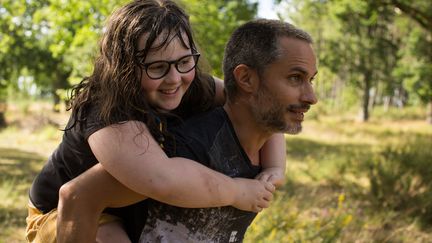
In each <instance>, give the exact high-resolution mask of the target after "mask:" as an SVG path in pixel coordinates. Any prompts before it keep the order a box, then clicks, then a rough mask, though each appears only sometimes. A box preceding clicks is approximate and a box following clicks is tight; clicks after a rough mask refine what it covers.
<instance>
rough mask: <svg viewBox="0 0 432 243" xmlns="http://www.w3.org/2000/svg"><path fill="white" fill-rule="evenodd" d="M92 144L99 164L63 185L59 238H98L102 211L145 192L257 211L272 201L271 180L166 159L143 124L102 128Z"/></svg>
mask: <svg viewBox="0 0 432 243" xmlns="http://www.w3.org/2000/svg"><path fill="white" fill-rule="evenodd" d="M137 134H138V135H137ZM89 144H90V146H91V148H92V151H93V152H94V154H95V155H96V158H97V159H98V161H100V164H98V165H95V166H94V167H92V168H90V169H89V170H87V171H86V172H84V173H83V174H81V175H80V176H78V177H77V178H75V179H73V180H72V181H70V182H68V183H67V184H65V185H63V186H62V187H61V189H60V198H59V206H58V219H57V220H58V223H57V237H58V238H57V239H58V242H91V241H93V242H94V239H95V235H96V231H97V227H98V226H97V225H98V224H97V222H98V218H99V216H100V214H101V212H102V211H103V209H105V208H106V207H122V206H127V205H130V204H132V203H134V202H138V201H140V200H143V199H145V198H146V196H148V197H152V198H154V199H156V200H159V201H161V202H165V203H168V204H172V205H176V206H181V207H218V206H226V205H232V206H234V207H237V208H239V209H243V210H248V211H255V212H259V211H261V209H262V208H267V207H268V206H269V202H270V201H271V199H272V192H273V191H274V187H273V185H271V184H270V183H266V182H264V181H258V180H250V179H242V178H235V179H233V178H230V177H228V176H225V175H223V174H221V173H218V172H216V171H213V170H210V169H209V168H207V167H205V166H203V165H201V164H199V163H196V162H194V161H191V160H188V159H184V158H171V159H170V158H168V157H167V156H166V155H165V153H164V152H163V151H162V150H161V149H160V147H159V145H158V144H157V143H156V142H155V141H154V140H153V138H152V136H151V135H150V134H149V132H148V130H147V128H146V126H145V125H144V124H143V123H141V122H136V121H130V122H126V123H123V124H121V125H115V126H110V127H106V128H103V129H101V130H99V131H97V132H95V133H94V134H93V135H91V136H90V138H89ZM105 169H106V170H107V171H108V172H109V173H108V172H107V171H105ZM111 174H112V175H113V176H112V175H111ZM114 177H116V178H114ZM117 179H118V180H119V181H120V182H119V181H118V180H117ZM123 184H124V185H126V186H127V187H126V186H124V185H123ZM129 188H131V189H132V190H131V189H129ZM144 195H146V196H144Z"/></svg>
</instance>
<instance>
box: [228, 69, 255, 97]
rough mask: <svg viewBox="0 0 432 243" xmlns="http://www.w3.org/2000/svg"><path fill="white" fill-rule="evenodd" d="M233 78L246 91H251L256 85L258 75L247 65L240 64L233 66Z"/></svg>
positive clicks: (241, 89)
mask: <svg viewBox="0 0 432 243" xmlns="http://www.w3.org/2000/svg"><path fill="white" fill-rule="evenodd" d="M233 73H234V78H235V80H236V82H237V86H238V88H239V89H240V90H239V91H243V92H246V93H252V92H254V90H255V89H256V88H257V87H258V81H259V80H258V75H257V72H256V71H255V70H254V69H252V68H250V67H248V66H247V65H245V64H240V65H238V66H237V67H235V68H234V71H233Z"/></svg>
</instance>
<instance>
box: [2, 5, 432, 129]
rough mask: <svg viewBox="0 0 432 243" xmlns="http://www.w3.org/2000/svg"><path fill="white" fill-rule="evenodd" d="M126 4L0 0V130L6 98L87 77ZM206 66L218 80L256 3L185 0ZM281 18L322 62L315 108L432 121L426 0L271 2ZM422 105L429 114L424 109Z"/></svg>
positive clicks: (43, 92) (63, 89) (431, 30)
mask: <svg viewBox="0 0 432 243" xmlns="http://www.w3.org/2000/svg"><path fill="white" fill-rule="evenodd" d="M125 2H127V1H125V0H115V1H108V0H102V1H96V0H89V1H80V0H70V1H64V0H3V1H2V3H1V5H0V66H1V69H0V126H5V125H6V124H5V119H4V112H5V110H6V109H7V105H6V104H7V101H8V100H9V99H11V98H13V99H16V98H24V99H35V98H44V99H51V100H52V104H53V109H54V110H57V111H58V110H59V109H60V107H62V106H60V104H61V103H62V101H65V100H66V98H67V91H68V89H70V88H71V86H72V85H74V84H76V83H78V82H79V81H80V80H81V79H82V78H83V77H84V76H86V75H90V74H91V72H92V61H93V58H94V57H95V55H96V54H97V42H98V39H99V37H100V34H101V32H102V31H103V29H102V27H103V24H104V21H105V20H106V18H107V16H108V15H109V14H110V13H111V12H112V10H113V9H115V7H116V6H119V5H120V4H123V3H125ZM181 2H182V4H183V6H185V8H186V9H187V11H188V12H189V13H190V16H191V22H192V23H193V27H194V30H195V36H196V39H197V42H198V44H199V46H200V49H201V50H200V51H201V52H202V53H203V55H204V57H205V60H206V61H207V65H208V67H209V68H210V70H211V72H212V73H213V74H214V75H217V76H222V71H221V63H222V58H223V49H224V45H225V42H226V41H227V39H228V37H229V35H230V34H231V32H232V31H233V29H235V28H236V27H237V26H238V25H240V24H242V23H243V22H245V21H247V20H250V19H253V18H254V17H255V16H256V14H257V9H258V4H259V2H258V1H254V0H238V1H229V0H204V1H202V0H201V1H199V0H183V1H181ZM275 3H277V4H278V5H277V12H278V15H279V17H280V18H281V19H284V20H287V21H289V22H293V23H294V24H295V25H298V26H300V27H301V28H303V29H305V30H307V31H309V32H310V33H311V34H312V36H313V37H314V39H315V48H316V51H317V55H318V58H319V65H320V66H319V70H320V72H319V79H318V81H317V82H316V89H317V92H318V95H319V97H320V100H321V102H322V104H323V105H321V108H320V112H323V113H326V112H327V113H328V112H334V111H346V110H350V111H357V110H359V111H360V113H359V118H360V119H361V120H363V121H367V120H368V119H369V117H370V116H371V112H372V111H373V109H374V108H375V107H377V106H380V107H382V109H383V111H386V110H388V109H389V108H390V107H399V108H401V107H405V106H419V107H422V109H423V110H424V114H425V115H424V117H425V118H426V119H428V121H429V122H431V123H432V4H431V2H430V1H429V0H418V1H410V0H379V1H374V0H275ZM427 105H428V108H427Z"/></svg>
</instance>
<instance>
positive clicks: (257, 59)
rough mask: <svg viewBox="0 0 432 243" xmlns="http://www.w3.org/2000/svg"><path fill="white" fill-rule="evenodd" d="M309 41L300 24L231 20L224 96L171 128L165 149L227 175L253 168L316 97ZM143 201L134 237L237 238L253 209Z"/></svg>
mask: <svg viewBox="0 0 432 243" xmlns="http://www.w3.org/2000/svg"><path fill="white" fill-rule="evenodd" d="M311 43H312V39H311V37H310V36H309V35H308V34H307V33H306V32H304V31H302V30H300V29H297V28H295V27H294V26H292V25H290V24H288V23H285V22H282V21H278V20H264V19H262V20H255V21H251V22H248V23H246V24H244V25H242V26H241V27H239V28H238V29H237V30H236V31H235V32H234V33H233V35H232V37H231V38H230V40H229V42H228V44H227V46H226V50H225V58H224V63H223V64H224V74H225V91H226V96H227V102H226V104H225V105H224V107H223V108H217V109H215V110H213V111H210V112H208V113H205V114H202V115H199V116H197V117H195V118H192V119H190V120H188V121H187V122H186V123H184V124H183V125H181V126H180V127H177V128H174V129H173V130H172V133H173V134H174V135H175V138H176V139H175V141H176V143H175V151H174V147H173V146H168V151H170V150H171V151H174V154H175V155H176V156H181V157H187V158H190V159H193V160H196V161H200V162H201V163H203V164H204V165H206V166H208V167H210V168H211V169H214V170H217V171H219V172H222V173H224V174H226V175H229V176H231V177H247V178H253V177H255V176H257V175H258V173H259V171H260V167H259V164H260V158H259V155H260V154H259V151H260V149H261V147H262V146H263V144H264V143H265V141H267V140H268V138H269V137H270V136H272V135H273V134H274V133H278V132H284V133H289V134H297V133H299V132H300V131H301V129H302V125H301V123H302V121H303V119H304V113H306V112H307V111H308V109H309V108H310V105H313V104H315V103H316V102H317V99H316V97H315V94H314V91H313V87H312V80H313V79H314V77H315V75H316V73H317V67H316V59H315V54H314V52H313V49H312V46H311ZM147 206H148V216H147V219H146V222H145V227H144V229H143V232H142V234H141V238H140V242H154V241H155V240H157V241H159V242H241V241H242V240H243V237H244V234H245V232H246V229H247V227H248V226H249V225H250V223H251V222H252V220H253V219H254V217H255V216H256V214H255V213H251V212H245V211H242V210H239V209H236V208H233V207H231V206H227V207H218V208H201V209H186V208H180V207H174V206H170V205H167V204H163V203H160V202H157V201H154V200H149V201H148V202H147Z"/></svg>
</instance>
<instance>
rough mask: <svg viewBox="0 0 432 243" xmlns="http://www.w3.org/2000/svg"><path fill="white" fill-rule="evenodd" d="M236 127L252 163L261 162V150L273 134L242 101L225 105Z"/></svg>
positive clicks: (236, 131)
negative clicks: (262, 126)
mask: <svg viewBox="0 0 432 243" xmlns="http://www.w3.org/2000/svg"><path fill="white" fill-rule="evenodd" d="M223 108H224V110H225V111H226V113H227V114H228V117H229V119H230V120H231V123H232V125H233V127H234V130H235V133H236V135H237V138H238V139H239V141H240V144H241V146H242V147H243V150H244V151H245V152H246V154H247V155H248V157H249V159H250V160H251V161H252V164H255V165H258V164H259V150H260V149H261V148H262V146H263V145H264V143H265V142H266V141H267V139H268V138H269V137H270V136H271V135H272V134H271V133H268V132H266V131H265V130H264V129H262V128H260V126H259V125H258V124H257V123H256V122H255V120H254V118H253V116H252V114H251V112H250V109H249V108H248V107H247V106H245V105H244V104H243V103H242V102H227V103H226V104H225V105H224V106H223Z"/></svg>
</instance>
